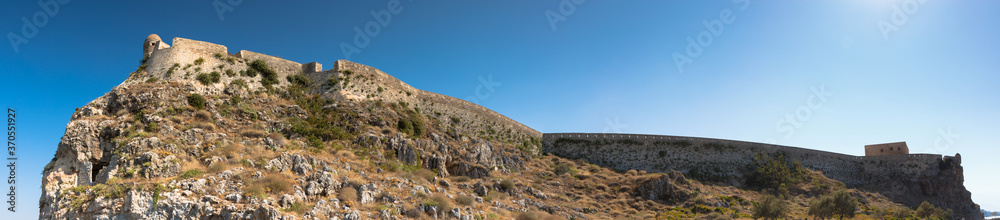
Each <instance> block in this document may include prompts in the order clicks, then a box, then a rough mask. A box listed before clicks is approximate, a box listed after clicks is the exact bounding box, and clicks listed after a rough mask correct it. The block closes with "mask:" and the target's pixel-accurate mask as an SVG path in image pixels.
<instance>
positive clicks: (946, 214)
mask: <svg viewBox="0 0 1000 220" xmlns="http://www.w3.org/2000/svg"><path fill="white" fill-rule="evenodd" d="M914 214H916V215H917V218H923V219H932V218H936V219H952V214H953V212H952V210H951V209H947V210H945V209H941V208H938V207H934V205H933V204H931V203H929V202H927V201H924V202H922V203H920V206H917V211H916V213H914Z"/></svg>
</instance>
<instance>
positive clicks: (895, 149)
mask: <svg viewBox="0 0 1000 220" xmlns="http://www.w3.org/2000/svg"><path fill="white" fill-rule="evenodd" d="M898 154H910V148H909V147H906V142H895V143H885V144H871V145H865V156H879V155H898Z"/></svg>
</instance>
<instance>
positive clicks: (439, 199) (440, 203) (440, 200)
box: [430, 194, 454, 213]
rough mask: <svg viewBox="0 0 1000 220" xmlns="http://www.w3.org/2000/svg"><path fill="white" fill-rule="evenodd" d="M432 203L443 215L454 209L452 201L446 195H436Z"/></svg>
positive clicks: (432, 198)
mask: <svg viewBox="0 0 1000 220" xmlns="http://www.w3.org/2000/svg"><path fill="white" fill-rule="evenodd" d="M430 201H431V202H433V203H435V204H437V210H438V211H439V212H442V213H448V212H449V211H451V209H452V208H454V207H452V205H451V199H449V198H448V197H445V196H444V195H440V194H438V195H435V196H433V197H431V200H430Z"/></svg>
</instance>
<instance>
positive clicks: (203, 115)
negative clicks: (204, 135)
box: [194, 110, 212, 122]
mask: <svg viewBox="0 0 1000 220" xmlns="http://www.w3.org/2000/svg"><path fill="white" fill-rule="evenodd" d="M194 119H195V120H198V121H204V122H211V121H212V113H209V112H208V111H205V110H199V111H197V112H195V113H194Z"/></svg>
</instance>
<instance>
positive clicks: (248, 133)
mask: <svg viewBox="0 0 1000 220" xmlns="http://www.w3.org/2000/svg"><path fill="white" fill-rule="evenodd" d="M264 135H267V133H265V132H264V131H263V130H260V129H253V128H247V129H243V130H241V131H240V136H243V137H248V138H260V137H264Z"/></svg>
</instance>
